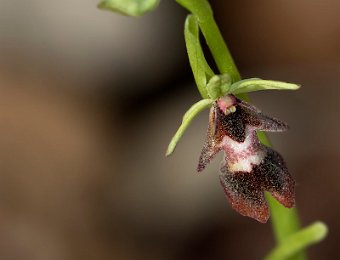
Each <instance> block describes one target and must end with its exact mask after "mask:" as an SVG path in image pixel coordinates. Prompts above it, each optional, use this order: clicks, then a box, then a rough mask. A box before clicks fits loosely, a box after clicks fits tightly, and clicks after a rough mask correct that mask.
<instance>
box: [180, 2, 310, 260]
mask: <svg viewBox="0 0 340 260" xmlns="http://www.w3.org/2000/svg"><path fill="white" fill-rule="evenodd" d="M176 1H177V2H178V3H179V4H180V5H182V6H183V7H185V8H186V9H188V10H189V11H190V12H191V13H192V14H193V15H194V16H195V17H196V19H197V21H198V23H199V27H200V29H201V31H202V33H203V36H204V38H205V40H206V42H207V45H208V47H209V49H210V51H211V54H212V56H213V58H214V60H215V62H216V65H217V68H218V70H219V72H220V73H221V74H224V73H229V75H230V76H231V78H232V81H233V82H237V81H239V80H241V76H240V73H239V71H238V69H237V67H236V65H235V63H234V60H233V58H232V56H231V54H230V52H229V49H228V47H227V45H226V43H225V41H224V39H223V37H222V34H221V32H220V30H219V28H218V26H217V24H216V22H215V19H214V17H213V11H212V9H211V6H210V4H209V2H208V1H207V0H176ZM240 98H242V99H245V100H249V98H248V95H242V96H241V97H240ZM258 136H259V139H260V141H261V142H262V143H263V144H265V145H268V146H270V143H269V140H268V138H267V137H266V135H265V134H264V133H263V132H260V133H258ZM266 199H267V201H268V204H269V208H270V212H271V223H272V226H273V232H274V235H275V239H276V242H277V243H278V244H280V243H282V242H283V241H285V239H286V238H288V237H289V236H290V235H292V234H294V233H295V232H297V231H298V230H299V229H300V221H299V217H298V214H297V210H296V208H293V209H287V208H285V207H284V206H282V205H281V204H280V203H278V202H277V201H276V200H275V199H274V198H273V197H272V196H271V195H270V194H269V193H266ZM304 259H306V257H305V254H304V252H299V253H298V254H296V255H294V256H293V257H290V258H289V260H304Z"/></svg>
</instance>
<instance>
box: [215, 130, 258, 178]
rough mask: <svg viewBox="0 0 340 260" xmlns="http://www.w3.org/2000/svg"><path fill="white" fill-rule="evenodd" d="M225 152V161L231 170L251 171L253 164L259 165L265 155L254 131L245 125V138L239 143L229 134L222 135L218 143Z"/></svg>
mask: <svg viewBox="0 0 340 260" xmlns="http://www.w3.org/2000/svg"><path fill="white" fill-rule="evenodd" d="M220 146H221V147H222V149H223V150H224V152H225V154H226V157H225V158H226V163H227V166H228V169H229V170H230V171H231V172H237V171H243V172H251V171H252V168H253V166H254V165H259V164H260V163H261V162H262V160H263V159H264V157H265V152H264V151H263V150H262V149H261V145H260V144H259V142H258V140H257V137H256V132H255V131H254V130H252V129H249V127H247V129H246V139H245V140H244V142H243V143H239V142H237V141H235V140H233V139H231V138H230V137H229V136H224V137H223V140H222V142H221V144H220Z"/></svg>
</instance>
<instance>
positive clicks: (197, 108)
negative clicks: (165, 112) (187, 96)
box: [165, 99, 214, 156]
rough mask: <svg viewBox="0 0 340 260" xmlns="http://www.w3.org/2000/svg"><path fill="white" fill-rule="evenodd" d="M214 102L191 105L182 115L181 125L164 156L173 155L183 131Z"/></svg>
mask: <svg viewBox="0 0 340 260" xmlns="http://www.w3.org/2000/svg"><path fill="white" fill-rule="evenodd" d="M213 102H214V101H213V100H212V99H202V100H200V101H198V102H197V103H195V104H194V105H192V106H191V107H190V108H189V110H188V111H187V112H186V113H185V114H184V116H183V120H182V124H181V126H180V127H179V128H178V130H177V132H176V134H175V135H174V137H173V138H172V139H171V141H170V144H169V146H168V149H167V150H166V154H165V155H166V156H169V155H170V154H172V153H173V151H174V150H175V148H176V145H177V143H178V141H179V140H180V139H181V137H182V135H183V134H184V132H185V130H186V129H187V128H188V126H189V125H190V123H191V121H192V120H193V119H194V118H195V117H196V116H197V115H198V114H199V113H200V112H201V111H202V110H204V109H206V108H209V107H210V106H211V105H212V103H213Z"/></svg>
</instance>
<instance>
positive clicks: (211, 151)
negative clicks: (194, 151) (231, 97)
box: [197, 106, 222, 172]
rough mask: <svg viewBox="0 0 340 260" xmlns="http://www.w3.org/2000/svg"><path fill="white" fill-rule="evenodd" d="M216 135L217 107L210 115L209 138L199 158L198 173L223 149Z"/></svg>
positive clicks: (212, 109)
mask: <svg viewBox="0 0 340 260" xmlns="http://www.w3.org/2000/svg"><path fill="white" fill-rule="evenodd" d="M221 140H222V139H221V138H218V136H217V135H216V120H215V107H214V106H213V107H211V109H210V113H209V125H208V130H207V137H206V140H205V143H204V146H203V149H202V152H201V155H200V158H199V162H198V166H197V171H198V172H201V171H203V170H204V169H205V167H206V166H207V164H208V163H210V161H211V160H212V159H213V158H214V157H215V155H216V154H217V153H218V152H219V151H221V147H219V146H218V143H219V142H220V141H221Z"/></svg>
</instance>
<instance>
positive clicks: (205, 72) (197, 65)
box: [184, 15, 214, 98]
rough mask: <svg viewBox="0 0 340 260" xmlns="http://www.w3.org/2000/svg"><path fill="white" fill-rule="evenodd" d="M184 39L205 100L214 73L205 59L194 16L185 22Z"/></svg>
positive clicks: (199, 88) (195, 76)
mask: <svg viewBox="0 0 340 260" xmlns="http://www.w3.org/2000/svg"><path fill="white" fill-rule="evenodd" d="M184 38H185V44H186V47H187V52H188V56H189V62H190V66H191V69H192V72H193V74H194V78H195V82H196V85H197V88H198V90H199V92H200V94H201V96H202V97H203V98H208V93H207V89H206V84H207V81H208V80H209V79H210V78H211V77H212V76H214V72H213V71H212V69H211V68H210V67H209V65H208V63H207V62H206V60H205V58H204V54H203V50H202V47H201V43H200V40H199V28H198V22H197V20H196V19H195V17H194V16H192V15H188V16H187V19H186V20H185V24H184Z"/></svg>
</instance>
